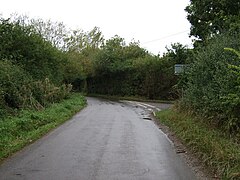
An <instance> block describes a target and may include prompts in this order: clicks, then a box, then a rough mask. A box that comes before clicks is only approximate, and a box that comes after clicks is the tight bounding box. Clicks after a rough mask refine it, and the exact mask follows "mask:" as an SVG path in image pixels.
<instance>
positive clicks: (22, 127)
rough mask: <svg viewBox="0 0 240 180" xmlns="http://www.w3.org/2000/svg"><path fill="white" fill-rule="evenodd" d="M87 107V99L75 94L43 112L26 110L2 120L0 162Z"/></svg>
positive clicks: (0, 127) (0, 125)
mask: <svg viewBox="0 0 240 180" xmlns="http://www.w3.org/2000/svg"><path fill="white" fill-rule="evenodd" d="M85 105H86V100H85V98H84V97H83V96H82V95H80V94H77V93H74V94H72V95H71V96H70V98H69V99H66V100H63V101H62V102H60V103H56V104H52V105H51V106H49V107H47V108H45V109H44V110H42V111H34V110H24V111H22V112H21V113H20V114H19V115H18V116H17V117H9V118H5V119H2V120H0V162H1V161H2V160H3V159H4V158H6V157H8V156H9V155H11V154H13V153H14V152H16V151H18V150H20V149H21V148H23V147H24V146H26V145H27V144H30V143H32V142H33V141H35V140H37V139H38V138H40V137H41V136H42V135H44V134H46V133H47V132H49V131H50V130H51V129H53V128H55V127H56V126H58V125H60V124H62V123H63V122H65V121H66V120H68V119H69V118H71V117H72V116H73V115H74V114H75V113H76V112H78V111H79V110H81V109H82V108H83V107H84V106H85Z"/></svg>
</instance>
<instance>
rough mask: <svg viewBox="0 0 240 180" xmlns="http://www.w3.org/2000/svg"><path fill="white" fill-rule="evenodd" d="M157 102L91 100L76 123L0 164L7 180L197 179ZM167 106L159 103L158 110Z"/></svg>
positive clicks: (0, 175)
mask: <svg viewBox="0 0 240 180" xmlns="http://www.w3.org/2000/svg"><path fill="white" fill-rule="evenodd" d="M154 107H155V106H151V105H149V106H147V105H146V104H141V103H136V102H130V101H122V102H112V101H107V100H99V99H95V98H88V106H87V107H86V108H85V109H84V110H82V111H81V112H80V113H78V114H76V115H75V116H74V117H73V118H72V119H71V120H70V121H68V122H67V123H65V124H63V125H62V126H60V127H59V128H57V129H55V130H54V131H52V132H51V133H49V134H48V135H46V136H44V137H43V138H41V139H40V140H38V141H36V142H35V143H33V144H31V145H30V146H28V147H26V148H24V149H23V150H22V151H20V152H18V153H16V154H15V155H14V156H13V157H11V158H9V159H8V160H6V161H5V162H4V163H3V164H2V165H1V166H0V179H1V180H12V179H13V180H14V179H17V180H19V179H26V180H55V179H56V180H158V179H159V180H181V179H182V180H193V179H196V178H195V175H194V173H193V172H192V170H191V168H190V167H188V166H187V164H186V163H185V162H184V160H183V159H182V158H181V157H180V156H179V154H177V153H176V151H175V150H174V147H173V145H172V143H171V141H170V140H169V139H168V138H167V136H166V135H165V134H164V133H162V132H161V131H160V130H159V128H158V127H157V126H156V125H155V124H154V122H153V121H151V120H150V116H149V112H150V111H151V109H152V110H153V111H154ZM161 108H167V106H166V105H165V106H164V105H163V106H162V107H155V109H161Z"/></svg>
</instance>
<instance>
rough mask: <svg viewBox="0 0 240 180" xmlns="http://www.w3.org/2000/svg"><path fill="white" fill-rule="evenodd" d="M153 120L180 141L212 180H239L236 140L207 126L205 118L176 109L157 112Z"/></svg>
mask: <svg viewBox="0 0 240 180" xmlns="http://www.w3.org/2000/svg"><path fill="white" fill-rule="evenodd" d="M156 117H157V118H158V119H159V122H160V123H162V124H164V125H166V126H168V127H169V128H170V130H171V131H172V132H174V133H175V135H176V136H177V137H178V138H179V139H181V141H182V143H183V144H185V145H186V146H187V148H188V150H190V151H191V153H193V154H194V155H195V157H197V158H198V159H199V160H200V162H202V163H203V164H204V166H205V167H206V169H208V170H209V171H210V172H211V173H212V177H215V178H220V179H238V178H239V177H240V172H239V169H240V148H239V144H238V143H237V142H236V141H237V138H236V137H235V138H232V137H229V134H228V133H226V132H225V131H223V130H222V129H218V128H216V127H213V126H212V125H211V124H210V123H206V119H205V118H204V117H199V116H195V115H193V114H189V113H186V112H180V111H178V110H176V109H169V110H164V111H161V112H158V113H156Z"/></svg>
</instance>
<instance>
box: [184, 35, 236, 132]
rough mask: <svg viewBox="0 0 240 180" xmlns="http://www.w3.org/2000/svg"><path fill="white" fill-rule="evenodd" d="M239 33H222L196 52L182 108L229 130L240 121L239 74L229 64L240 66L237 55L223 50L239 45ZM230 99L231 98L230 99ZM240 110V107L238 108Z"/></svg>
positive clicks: (186, 82)
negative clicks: (237, 86) (237, 96)
mask: <svg viewBox="0 0 240 180" xmlns="http://www.w3.org/2000/svg"><path fill="white" fill-rule="evenodd" d="M239 39H240V34H235V35H232V36H230V35H222V36H219V37H217V38H215V39H213V40H211V41H210V42H209V44H208V45H207V46H206V47H203V48H201V49H200V50H199V51H198V52H197V53H196V54H195V55H194V57H193V58H194V62H193V63H192V64H191V68H188V69H189V70H188V72H187V73H186V76H187V81H185V84H186V86H185V88H184V96H183V99H182V101H181V104H182V107H184V108H187V109H191V110H194V111H195V112H197V113H199V114H201V115H203V116H205V117H207V118H206V119H208V120H209V119H212V120H213V121H212V122H215V123H217V124H219V125H222V127H225V128H226V129H228V130H230V129H232V127H233V126H236V123H232V122H233V121H234V122H236V121H238V122H239V113H237V111H236V110H234V109H235V108H237V107H238V108H239V102H237V104H236V100H237V99H236V97H235V96H232V95H231V94H236V93H237V91H239V89H238V90H237V89H236V79H237V78H238V77H237V75H236V74H234V73H232V71H231V70H230V69H229V68H228V64H233V65H239V64H240V61H239V60H238V59H237V56H236V55H234V54H233V53H231V52H227V51H224V48H225V47H230V48H235V49H239V48H240V41H239ZM229 98H230V99H229ZM238 112H239V109H238Z"/></svg>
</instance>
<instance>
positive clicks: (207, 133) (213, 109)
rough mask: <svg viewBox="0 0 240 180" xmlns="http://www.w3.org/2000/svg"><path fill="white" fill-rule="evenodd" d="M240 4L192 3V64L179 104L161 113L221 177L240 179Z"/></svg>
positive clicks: (183, 80)
mask: <svg viewBox="0 0 240 180" xmlns="http://www.w3.org/2000/svg"><path fill="white" fill-rule="evenodd" d="M239 8H240V4H239V2H237V1H233V0H231V1H221V2H219V1H216V2H211V3H210V4H209V2H208V1H190V5H189V6H187V7H186V11H187V13H188V16H187V17H188V20H189V21H190V23H191V25H192V26H191V35H192V36H194V37H195V38H196V40H195V42H194V49H193V54H192V57H191V58H192V62H191V63H189V64H188V66H187V67H186V68H185V71H184V73H182V74H180V75H179V81H178V83H177V85H176V86H177V89H179V90H181V92H182V93H181V98H180V99H179V100H178V101H177V102H176V103H175V107H174V108H173V109H170V110H167V111H162V112H159V113H157V117H158V118H159V121H160V122H161V123H163V124H165V125H167V126H168V127H169V128H170V129H171V130H172V131H173V132H175V133H176V135H177V136H178V137H179V138H180V139H181V140H182V141H183V142H184V143H185V144H186V145H187V146H188V147H189V149H190V150H191V151H192V152H194V153H195V154H196V155H197V157H199V159H200V160H201V161H202V162H204V164H205V165H206V167H207V168H208V169H211V170H213V173H214V174H216V176H217V177H218V178H220V179H239V178H240V94H239V92H240V89H239V87H240V81H239V80H240V53H239V52H240V22H239V19H240V12H239ZM220 12H221V13H220Z"/></svg>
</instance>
